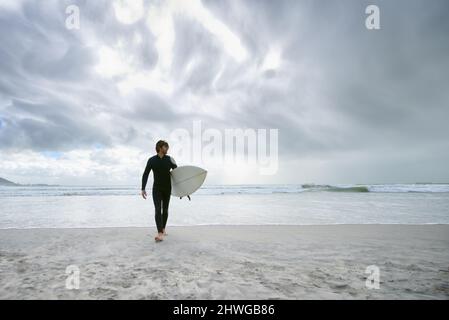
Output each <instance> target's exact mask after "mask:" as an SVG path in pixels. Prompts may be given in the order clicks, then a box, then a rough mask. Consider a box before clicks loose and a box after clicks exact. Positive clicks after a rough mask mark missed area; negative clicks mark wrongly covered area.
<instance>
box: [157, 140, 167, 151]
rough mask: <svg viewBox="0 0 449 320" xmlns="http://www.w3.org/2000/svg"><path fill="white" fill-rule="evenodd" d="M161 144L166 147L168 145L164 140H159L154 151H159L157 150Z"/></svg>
mask: <svg viewBox="0 0 449 320" xmlns="http://www.w3.org/2000/svg"><path fill="white" fill-rule="evenodd" d="M163 146H166V147H167V148H168V147H169V146H168V143H167V141H165V140H159V141H158V142H157V143H156V152H159V150H161V148H162V147H163Z"/></svg>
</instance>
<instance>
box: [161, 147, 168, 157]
mask: <svg viewBox="0 0 449 320" xmlns="http://www.w3.org/2000/svg"><path fill="white" fill-rule="evenodd" d="M161 152H162V154H164V155H165V154H167V152H168V147H167V146H162V147H161Z"/></svg>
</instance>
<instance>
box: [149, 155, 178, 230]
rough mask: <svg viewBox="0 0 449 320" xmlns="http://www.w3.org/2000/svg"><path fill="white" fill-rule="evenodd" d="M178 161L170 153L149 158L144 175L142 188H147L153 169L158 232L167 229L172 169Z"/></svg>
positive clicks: (155, 216)
mask: <svg viewBox="0 0 449 320" xmlns="http://www.w3.org/2000/svg"><path fill="white" fill-rule="evenodd" d="M176 167H177V165H176V162H175V161H174V159H173V158H172V157H170V156H168V155H164V156H163V157H162V158H161V157H159V156H158V155H155V156H152V157H151V158H149V159H148V161H147V165H146V167H145V171H144V173H143V176H142V190H145V187H146V185H147V181H148V175H149V174H150V171H151V170H153V178H154V181H153V202H154V209H155V215H154V218H155V220H156V227H157V231H158V232H162V229H165V225H166V224H167V219H168V204H169V203H170V194H171V180H170V169H174V168H176Z"/></svg>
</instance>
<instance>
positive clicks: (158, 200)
mask: <svg viewBox="0 0 449 320" xmlns="http://www.w3.org/2000/svg"><path fill="white" fill-rule="evenodd" d="M162 199H163V196H162V191H161V190H159V189H157V188H153V203H154V220H155V221H156V227H157V232H162V229H163V219H162V214H161V209H162Z"/></svg>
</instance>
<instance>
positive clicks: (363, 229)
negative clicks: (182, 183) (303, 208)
mask: <svg viewBox="0 0 449 320" xmlns="http://www.w3.org/2000/svg"><path fill="white" fill-rule="evenodd" d="M167 233H168V235H167V236H166V238H165V240H164V241H163V242H161V243H155V242H154V240H153V235H154V232H153V229H150V228H98V229H93V228H92V229H5V230H0V272H1V278H0V298H1V299H448V298H449V250H448V248H449V226H448V225H334V226H331V225H328V226H274V225H271V226H195V227H170V228H167ZM370 265H375V266H377V267H378V268H379V272H380V284H379V289H368V288H367V287H366V284H365V282H366V278H367V276H368V273H365V271H366V268H367V267H368V266H370ZM68 266H76V268H79V271H80V277H79V289H71V290H70V289H67V288H66V279H67V277H68V275H67V274H66V268H67V267H68Z"/></svg>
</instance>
